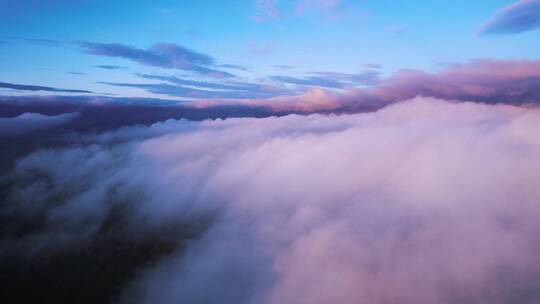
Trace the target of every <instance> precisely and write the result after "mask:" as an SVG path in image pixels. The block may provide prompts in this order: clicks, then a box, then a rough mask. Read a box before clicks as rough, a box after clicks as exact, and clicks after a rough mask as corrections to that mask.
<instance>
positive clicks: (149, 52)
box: [79, 41, 234, 78]
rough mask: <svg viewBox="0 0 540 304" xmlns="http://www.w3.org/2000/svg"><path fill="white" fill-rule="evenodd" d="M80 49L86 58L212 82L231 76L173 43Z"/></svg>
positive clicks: (84, 45)
mask: <svg viewBox="0 0 540 304" xmlns="http://www.w3.org/2000/svg"><path fill="white" fill-rule="evenodd" d="M79 45H80V47H81V48H82V49H83V50H84V52H86V53H87V54H92V55H97V56H105V57H117V58H123V59H127V60H131V61H134V62H137V63H139V64H142V65H147V66H153V67H160V68H166V69H178V70H185V71H191V72H194V73H197V74H201V75H205V76H208V77H214V78H230V77H234V75H233V74H231V73H228V72H224V71H219V70H216V69H214V68H212V67H213V66H215V65H216V63H215V60H214V58H212V57H210V56H208V55H206V54H202V53H199V52H196V51H193V50H190V49H187V48H185V47H183V46H180V45H177V44H174V43H157V44H154V45H153V46H152V47H150V48H148V49H139V48H136V47H133V46H130V45H125V44H121V43H95V42H87V41H83V42H80V43H79Z"/></svg>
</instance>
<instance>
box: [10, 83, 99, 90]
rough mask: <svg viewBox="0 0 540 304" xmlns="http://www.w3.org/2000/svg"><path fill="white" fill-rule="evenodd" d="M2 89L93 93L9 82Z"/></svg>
mask: <svg viewBox="0 0 540 304" xmlns="http://www.w3.org/2000/svg"><path fill="white" fill-rule="evenodd" d="M0 89H11V90H19V91H45V92H56V93H93V92H92V91H86V90H73V89H58V88H52V87H45V86H36V85H27V84H14V83H7V82H0Z"/></svg>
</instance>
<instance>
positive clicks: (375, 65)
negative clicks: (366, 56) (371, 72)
mask: <svg viewBox="0 0 540 304" xmlns="http://www.w3.org/2000/svg"><path fill="white" fill-rule="evenodd" d="M363 66H364V67H365V68H368V69H380V68H382V64H380V63H375V62H370V63H364V64H363Z"/></svg>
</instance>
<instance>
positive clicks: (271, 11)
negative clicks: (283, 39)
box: [251, 0, 283, 23]
mask: <svg viewBox="0 0 540 304" xmlns="http://www.w3.org/2000/svg"><path fill="white" fill-rule="evenodd" d="M282 17H283V13H282V12H281V9H280V8H279V0H256V2H255V14H254V15H253V16H252V17H251V19H253V20H254V21H255V22H258V23H264V22H268V21H272V20H276V19H281V18H282Z"/></svg>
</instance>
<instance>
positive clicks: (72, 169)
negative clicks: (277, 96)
mask: <svg viewBox="0 0 540 304" xmlns="http://www.w3.org/2000/svg"><path fill="white" fill-rule="evenodd" d="M539 126H540V112H539V110H538V108H536V109H527V108H524V107H518V106H510V105H486V104H475V103H457V102H451V101H442V100H436V99H432V98H417V99H415V100H412V101H407V102H402V103H397V104H393V105H391V106H389V107H386V108H384V109H382V110H380V111H377V112H373V113H365V114H354V115H309V116H299V115H289V116H285V117H279V118H278V117H269V118H264V119H247V118H242V119H227V120H215V121H203V122H188V121H167V122H163V123H159V124H155V125H153V126H151V127H141V126H138V127H131V128H123V129H120V130H117V131H114V132H108V133H104V134H95V135H94V136H93V137H91V138H87V139H86V140H88V143H87V144H78V145H75V146H74V147H67V148H61V149H52V150H43V151H39V152H36V153H33V154H31V155H29V156H27V157H25V158H24V159H21V160H20V161H19V162H18V164H17V167H16V169H15V170H14V171H13V173H12V187H11V191H10V196H9V203H10V206H15V207H14V209H13V210H12V212H14V213H15V214H18V213H22V214H42V215H43V217H42V218H43V219H44V221H43V225H41V226H40V228H39V229H37V230H36V229H34V230H31V231H26V232H22V236H21V235H19V238H16V239H9V240H7V241H8V243H6V244H9V246H5V247H4V248H3V250H19V252H26V251H27V250H33V251H34V252H39V250H46V251H49V252H51V251H52V252H54V250H58V248H65V246H73V247H78V246H79V245H80V244H82V243H84V242H86V241H88V240H92V239H93V238H94V237H95V236H96V235H99V233H100V231H104V230H105V231H109V233H112V232H111V231H110V229H115V230H113V231H116V233H121V234H120V235H121V237H122V238H123V239H129V238H135V239H136V238H144V237H148V235H149V234H148V231H167V229H168V227H170V226H169V225H170V224H171V223H184V224H186V226H184V227H194V226H197V223H199V222H200V221H201V219H203V218H210V220H209V221H208V222H207V223H208V226H207V227H206V229H204V231H203V233H202V234H201V235H198V236H197V237H194V238H192V239H190V240H186V241H185V242H184V243H183V245H182V246H179V247H178V248H177V251H176V252H175V253H172V254H169V255H168V256H167V257H166V258H163V259H161V260H159V261H156V262H154V263H152V264H151V266H148V268H147V269H145V270H144V271H141V270H139V271H138V272H137V274H138V276H137V277H136V278H135V279H134V280H133V281H132V284H131V285H130V287H129V288H128V289H124V295H123V300H124V302H125V303H155V304H159V303H172V302H175V303H263V304H271V303H342V304H347V303H396V302H399V303H416V304H427V303H456V302H459V303H478V302H482V303H493V304H504V303H509V302H511V301H515V302H519V303H531V304H532V303H537V302H538V301H539V300H540V295H539V294H538V292H536V291H537V290H538V283H537V282H538V279H539V278H540V258H539V257H538V254H537V252H538V248H537V246H536V244H537V243H538V242H539V241H540V239H539V235H540V234H539V233H540V208H538V201H539V200H540V190H539V188H538V186H537V182H536V181H538V180H539V179H540V139H539V137H538V136H537V135H538V133H539V132H540V129H539ZM83 142H84V141H83ZM119 210H120V211H121V212H118V211H119ZM111 217H113V218H114V217H117V221H116V224H115V225H112V224H111V221H110V219H111ZM118 217H119V218H118ZM111 227H114V228H111ZM122 227H123V228H124V229H122ZM160 229H161V230H160ZM184 229H188V228H184ZM178 233H179V234H178V238H179V239H182V234H181V233H180V232H178ZM49 254H50V253H49ZM92 254H93V253H92ZM120 258H124V257H120Z"/></svg>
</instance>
